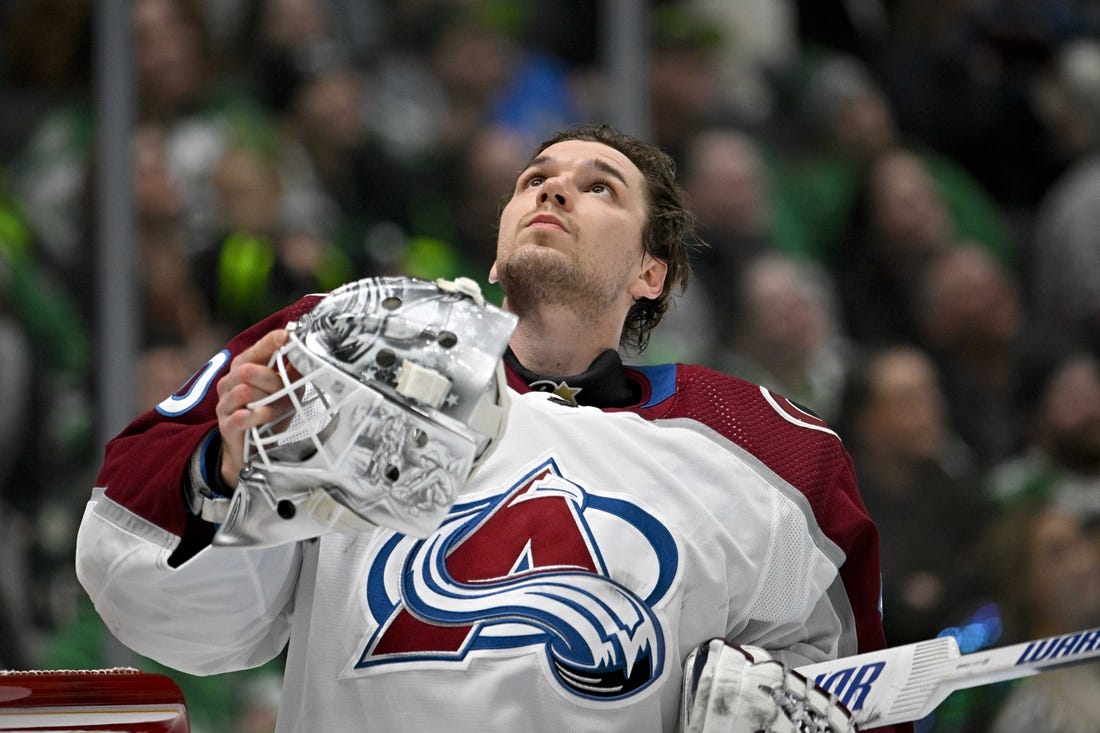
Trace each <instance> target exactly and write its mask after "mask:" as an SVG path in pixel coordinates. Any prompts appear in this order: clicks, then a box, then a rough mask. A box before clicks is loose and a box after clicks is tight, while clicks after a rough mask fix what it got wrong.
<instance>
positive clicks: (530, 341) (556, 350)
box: [505, 303, 621, 376]
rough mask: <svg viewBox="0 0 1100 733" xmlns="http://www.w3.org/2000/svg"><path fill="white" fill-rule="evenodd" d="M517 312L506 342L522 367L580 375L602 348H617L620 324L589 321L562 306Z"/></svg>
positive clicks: (600, 352) (552, 374)
mask: <svg viewBox="0 0 1100 733" xmlns="http://www.w3.org/2000/svg"><path fill="white" fill-rule="evenodd" d="M505 306H506V307H507V303H506V304H505ZM517 315H519V317H520V319H519V324H518V325H517V326H516V330H515V331H514V332H513V334H512V339H511V342H510V343H509V345H510V346H511V347H512V351H513V353H515V355H516V358H517V359H519V362H520V363H521V364H523V366H525V367H527V368H528V369H530V370H531V371H533V372H537V373H539V374H545V375H547V376H564V375H570V374H580V373H581V372H583V371H585V370H586V369H588V367H589V365H591V364H592V362H593V361H594V360H595V358H596V357H597V356H599V355H600V354H602V353H603V352H604V351H606V350H607V349H618V347H619V333H620V330H621V323H620V324H618V325H616V324H613V323H608V322H599V323H593V322H591V321H590V320H589V319H587V318H581V317H578V316H577V314H575V313H573V312H572V311H571V310H569V309H565V308H550V307H541V308H538V309H535V310H534V311H533V312H523V313H518V314H517ZM605 321H606V319H605Z"/></svg>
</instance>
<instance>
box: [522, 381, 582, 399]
mask: <svg viewBox="0 0 1100 733" xmlns="http://www.w3.org/2000/svg"><path fill="white" fill-rule="evenodd" d="M528 386H529V387H530V388H531V389H533V390H535V391H537V392H551V393H553V394H554V395H555V396H556V397H559V398H561V399H563V400H565V401H566V402H568V403H569V404H571V405H576V404H577V395H578V394H580V393H581V391H582V390H583V389H584V387H570V386H569V385H568V384H566V383H565V382H555V381H554V380H552V379H540V380H538V381H537V382H531V384H529V385H528Z"/></svg>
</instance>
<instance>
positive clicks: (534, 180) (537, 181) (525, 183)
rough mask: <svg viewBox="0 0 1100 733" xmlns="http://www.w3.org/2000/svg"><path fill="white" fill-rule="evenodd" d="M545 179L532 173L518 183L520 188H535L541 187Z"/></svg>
mask: <svg viewBox="0 0 1100 733" xmlns="http://www.w3.org/2000/svg"><path fill="white" fill-rule="evenodd" d="M545 180H546V177H545V176H543V175H541V174H539V173H532V174H531V175H529V176H527V177H526V178H524V179H522V180H521V181H520V188H536V187H538V186H541V185H542V183H543V181H545Z"/></svg>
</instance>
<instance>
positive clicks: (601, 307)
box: [497, 247, 623, 322]
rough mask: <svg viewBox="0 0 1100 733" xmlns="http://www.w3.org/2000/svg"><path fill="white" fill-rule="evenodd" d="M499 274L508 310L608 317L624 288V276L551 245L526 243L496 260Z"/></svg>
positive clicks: (586, 318)
mask: <svg viewBox="0 0 1100 733" xmlns="http://www.w3.org/2000/svg"><path fill="white" fill-rule="evenodd" d="M497 276H498V278H499V279H500V286H501V289H502V290H503V291H504V297H505V298H506V299H507V301H508V307H509V310H511V311H512V312H514V313H516V314H523V313H525V312H529V311H531V310H532V309H534V308H538V307H547V306H549V307H553V308H560V309H565V310H569V311H572V312H573V313H574V314H576V315H577V316H578V318H580V319H581V320H582V321H585V322H596V321H598V320H600V319H601V318H606V317H607V313H608V311H609V309H610V308H611V307H612V306H613V305H614V302H615V300H616V298H617V297H618V296H619V295H620V294H621V292H622V285H623V284H622V278H621V277H619V278H615V277H614V276H612V275H610V274H603V275H601V274H598V273H595V272H592V271H591V270H590V269H587V268H585V267H584V266H583V265H582V264H581V263H579V262H577V261H575V260H571V259H569V258H568V257H567V256H566V255H564V254H562V253H561V252H558V251H556V250H553V249H550V248H548V247H523V248H521V249H519V250H517V251H516V252H514V253H513V254H512V255H511V256H510V257H508V258H507V259H505V260H502V261H499V262H497Z"/></svg>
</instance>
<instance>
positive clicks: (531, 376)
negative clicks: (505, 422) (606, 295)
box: [504, 348, 640, 407]
mask: <svg viewBox="0 0 1100 733" xmlns="http://www.w3.org/2000/svg"><path fill="white" fill-rule="evenodd" d="M504 363H505V364H507V365H508V367H509V368H510V369H511V370H512V371H513V372H514V373H515V374H516V376H518V377H519V378H520V379H521V380H522V381H523V383H524V384H526V385H527V387H528V389H530V390H532V391H535V392H553V393H554V394H555V395H556V396H557V397H558V398H560V399H562V400H564V401H565V402H568V403H569V404H573V405H588V406H591V407H626V406H627V405H632V404H635V403H636V402H637V401H638V399H639V397H640V394H639V391H640V390H639V388H638V385H637V384H636V383H635V382H633V381H632V380H631V379H629V378H628V377H627V375H626V370H625V369H624V368H623V361H622V358H621V357H620V356H619V354H618V352H616V351H615V350H614V349H607V350H606V351H604V352H603V353H602V354H600V355H599V356H597V357H596V359H595V360H594V361H593V362H592V363H591V364H590V365H589V366H588V369H586V370H584V371H583V372H581V373H580V374H573V375H570V376H566V377H557V376H546V375H543V374H536V373H535V372H532V371H531V370H530V369H528V368H527V367H525V366H523V365H522V364H520V363H519V359H518V358H516V355H515V353H513V351H512V349H511V348H509V349H508V350H507V351H505V352H504Z"/></svg>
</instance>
